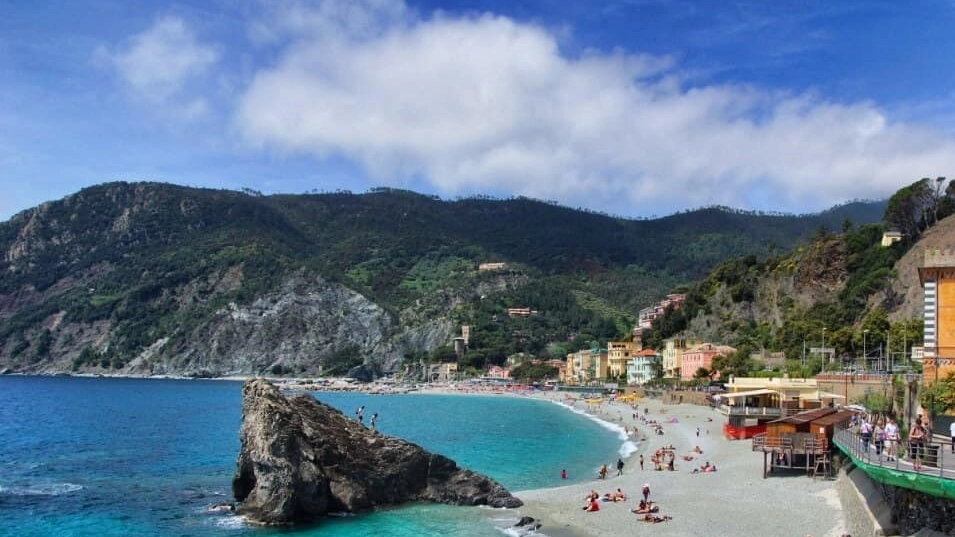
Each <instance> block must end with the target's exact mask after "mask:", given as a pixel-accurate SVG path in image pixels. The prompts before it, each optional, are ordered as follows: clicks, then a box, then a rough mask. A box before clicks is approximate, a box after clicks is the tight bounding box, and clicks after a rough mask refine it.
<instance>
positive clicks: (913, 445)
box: [909, 418, 925, 472]
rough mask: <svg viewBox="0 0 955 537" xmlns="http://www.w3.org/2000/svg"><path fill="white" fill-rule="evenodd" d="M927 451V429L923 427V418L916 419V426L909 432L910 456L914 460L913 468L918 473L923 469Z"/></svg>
mask: <svg viewBox="0 0 955 537" xmlns="http://www.w3.org/2000/svg"><path fill="white" fill-rule="evenodd" d="M924 449H925V427H924V426H923V425H922V418H916V420H915V424H914V425H912V429H911V430H909V451H911V453H909V456H910V457H911V458H912V466H914V467H915V471H916V472H918V471H919V470H921V469H922V457H923V451H924Z"/></svg>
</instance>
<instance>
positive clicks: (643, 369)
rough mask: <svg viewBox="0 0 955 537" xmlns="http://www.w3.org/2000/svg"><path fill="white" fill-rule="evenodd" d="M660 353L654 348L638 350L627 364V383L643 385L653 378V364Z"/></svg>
mask: <svg viewBox="0 0 955 537" xmlns="http://www.w3.org/2000/svg"><path fill="white" fill-rule="evenodd" d="M659 359H660V355H659V354H657V352H656V351H655V350H653V349H643V350H640V351H637V353H636V354H635V355H634V356H633V359H631V360H630V363H629V364H628V365H627V384H630V385H636V386H641V385H643V384H646V383H647V382H649V381H650V380H653V375H654V370H653V364H654V362H656V361H657V360H659Z"/></svg>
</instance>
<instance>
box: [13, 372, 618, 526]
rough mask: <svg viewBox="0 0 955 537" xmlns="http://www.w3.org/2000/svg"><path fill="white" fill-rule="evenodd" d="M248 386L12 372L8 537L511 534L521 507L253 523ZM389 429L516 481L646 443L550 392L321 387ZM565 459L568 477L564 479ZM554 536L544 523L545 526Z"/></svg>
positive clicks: (519, 485)
mask: <svg viewBox="0 0 955 537" xmlns="http://www.w3.org/2000/svg"><path fill="white" fill-rule="evenodd" d="M241 387H242V384H241V383H240V382H233V381H192V380H153V379H115V378H77V377H23V376H3V377H0V535H10V536H14V535H16V536H20V537H48V536H57V537H94V536H95V537H104V536H137V537H173V536H175V537H192V536H197V537H198V536H203V537H251V536H255V537H260V536H261V537H265V536H271V535H283V536H295V537H298V536H303V537H304V536H319V535H320V536H323V537H328V536H331V537H355V536H366V535H380V536H395V537H404V536H408V537H410V536H415V537H428V536H439V535H440V536H446V535H456V536H464V537H484V536H489V537H490V536H500V535H503V534H507V533H510V531H509V530H508V529H507V528H508V527H510V526H511V525H513V523H514V522H515V521H516V518H517V513H515V512H513V511H509V510H495V509H488V508H474V507H455V506H444V505H430V504H427V505H412V506H406V507H401V508H394V509H387V510H382V511H377V512H374V513H370V514H367V515H360V516H354V517H347V518H330V519H327V520H325V521H322V522H321V523H320V524H318V525H316V526H312V527H307V528H296V529H293V530H288V529H285V530H278V529H262V528H252V527H248V526H246V525H244V524H243V523H242V521H241V519H239V518H237V517H234V516H232V515H228V514H220V513H213V512H209V510H208V507H209V506H211V505H212V504H215V503H217V502H222V501H230V500H231V499H232V498H231V479H232V475H233V472H234V470H235V459H236V456H237V454H238V450H239V440H238V432H239V425H240V421H241ZM314 395H315V396H316V397H317V398H318V399H320V400H322V401H323V402H326V403H328V404H330V405H332V406H335V407H336V408H339V409H340V410H342V411H343V412H344V413H345V414H346V415H349V416H353V415H354V409H355V408H357V407H358V406H361V405H364V406H365V415H366V416H370V415H371V414H372V413H375V412H377V413H378V414H379V420H378V429H379V430H380V431H381V432H383V433H385V434H390V435H393V436H397V437H400V438H404V439H406V440H409V441H411V442H414V443H416V444H418V445H420V446H422V447H424V448H425V449H428V450H430V451H433V452H437V453H441V454H444V455H446V456H448V457H450V458H452V459H454V460H455V461H457V463H458V464H459V465H460V466H463V467H466V468H470V469H472V470H475V471H478V472H481V473H484V474H486V475H488V476H490V477H492V478H494V479H496V480H497V481H499V482H500V483H502V484H503V485H504V486H506V487H507V488H509V489H510V490H512V491H519V490H526V489H534V488H545V487H552V486H559V485H563V484H566V483H567V482H573V481H583V480H586V479H589V478H590V476H592V475H594V472H595V471H596V469H597V468H598V467H599V465H600V464H602V463H607V464H611V463H613V462H614V461H615V460H616V459H617V457H618V455H627V454H629V452H631V451H632V450H633V449H634V446H633V445H632V444H630V443H628V442H625V441H624V440H625V439H624V435H623V434H622V429H621V428H619V427H618V426H615V425H612V424H608V423H605V422H598V421H595V420H593V419H592V418H590V417H588V416H585V415H582V414H580V413H575V412H571V411H568V409H567V408H566V407H565V406H562V405H559V404H554V403H551V402H547V401H543V400H539V399H530V398H515V397H502V396H493V395H491V396H460V395H424V394H402V395H366V394H358V393H316V394H314ZM562 469H566V470H567V473H568V480H567V481H563V480H561V478H560V472H561V470H562ZM545 532H546V529H545Z"/></svg>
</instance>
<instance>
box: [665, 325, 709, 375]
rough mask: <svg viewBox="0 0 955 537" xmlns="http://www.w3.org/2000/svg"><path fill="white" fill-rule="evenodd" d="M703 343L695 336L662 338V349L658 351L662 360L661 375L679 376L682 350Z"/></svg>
mask: <svg viewBox="0 0 955 537" xmlns="http://www.w3.org/2000/svg"><path fill="white" fill-rule="evenodd" d="M701 343H703V340H702V339H698V338H695V337H685V336H682V335H681V336H676V337H671V338H668V339H665V340H663V351H662V352H661V353H660V356H661V359H662V362H663V376H664V377H665V378H679V377H680V366H681V365H682V364H683V352H684V351H686V350H687V349H690V348H693V347H696V346H697V345H700V344H701Z"/></svg>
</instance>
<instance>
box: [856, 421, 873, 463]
mask: <svg viewBox="0 0 955 537" xmlns="http://www.w3.org/2000/svg"><path fill="white" fill-rule="evenodd" d="M859 434H860V435H862V452H863V453H865V454H866V455H868V454H869V441H870V440H872V421H871V419H870V418H866V419H864V420H862V425H860V426H859Z"/></svg>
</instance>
